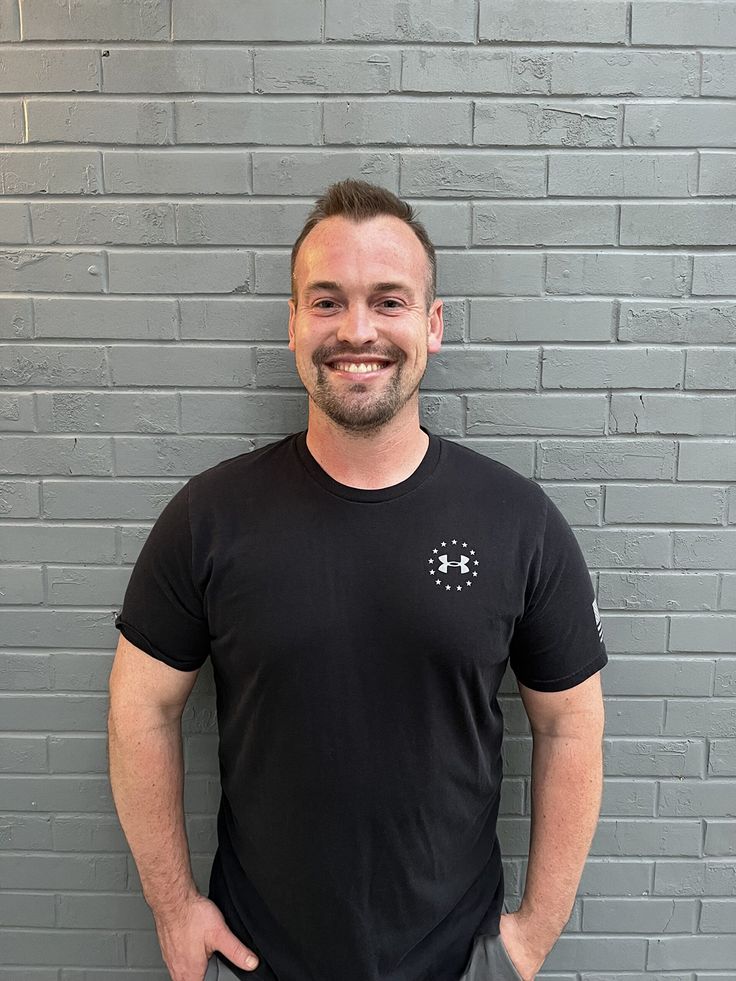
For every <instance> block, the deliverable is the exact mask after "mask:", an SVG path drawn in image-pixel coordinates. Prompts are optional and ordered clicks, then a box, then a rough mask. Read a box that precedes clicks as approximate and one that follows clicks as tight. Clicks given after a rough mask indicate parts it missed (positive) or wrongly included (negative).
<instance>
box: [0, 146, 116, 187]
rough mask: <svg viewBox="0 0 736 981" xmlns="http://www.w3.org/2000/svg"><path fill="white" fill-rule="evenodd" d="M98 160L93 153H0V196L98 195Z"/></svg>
mask: <svg viewBox="0 0 736 981" xmlns="http://www.w3.org/2000/svg"><path fill="white" fill-rule="evenodd" d="M101 177H102V157H101V155H100V154H99V153H97V152H95V151H94V150H43V149H41V148H40V147H34V148H33V149H32V150H31V149H26V150H8V151H7V152H5V153H0V194H19V195H28V194H99V192H100V191H101Z"/></svg>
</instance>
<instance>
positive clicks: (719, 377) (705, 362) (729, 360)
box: [685, 348, 736, 390]
mask: <svg viewBox="0 0 736 981" xmlns="http://www.w3.org/2000/svg"><path fill="white" fill-rule="evenodd" d="M685 387H686V388H700V389H705V390H708V389H731V390H733V389H736V351H728V350H726V351H723V350H718V349H714V348H690V350H689V351H688V352H687V367H686V369H685Z"/></svg>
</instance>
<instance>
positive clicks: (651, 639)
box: [576, 528, 667, 656]
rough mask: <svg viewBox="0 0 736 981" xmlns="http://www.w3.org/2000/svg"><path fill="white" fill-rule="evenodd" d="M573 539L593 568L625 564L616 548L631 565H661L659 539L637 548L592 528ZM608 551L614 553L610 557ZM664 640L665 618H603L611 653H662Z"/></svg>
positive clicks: (623, 615) (627, 614)
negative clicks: (625, 554) (577, 541)
mask: <svg viewBox="0 0 736 981" xmlns="http://www.w3.org/2000/svg"><path fill="white" fill-rule="evenodd" d="M576 536H577V538H578V540H579V542H580V545H581V547H582V548H583V554H584V555H585V556H586V558H588V557H590V559H589V561H590V563H591V564H592V565H594V566H600V565H603V566H611V565H617V564H618V565H623V564H625V563H624V562H622V561H621V560H618V561H617V555H618V550H619V548H623V549H624V550H626V552H628V555H627V558H628V557H631V563H630V564H631V565H634V566H635V565H644V566H648V565H655V566H656V565H657V564H659V565H663V564H664V563H663V562H662V560H661V559H660V560H659V561H658V559H657V551H656V550H657V546H659V552H660V553H661V552H662V551H664V546H663V543H662V541H661V540H659V541H658V540H657V539H648V538H647V539H645V540H644V542H642V543H641V546H640V547H638V548H637V546H638V543H636V542H635V540H634V539H633V538H632V537H631V536H626V537H624V536H621V538H620V539H618V540H617V538H616V537H615V536H614V535H612V534H610V530H606V531H604V532H597V531H596V530H595V529H592V528H580V529H578V530H577V531H576ZM622 542H623V545H622ZM609 550H614V553H615V554H614V555H613V557H611V552H610V551H609ZM666 638H667V622H666V618H665V617H660V616H646V615H645V616H636V615H634V614H633V613H631V612H629V611H627V612H625V613H621V614H613V613H606V614H604V616H603V639H604V640H605V642H606V647H607V648H608V651H609V652H610V653H612V654H614V653H619V652H620V653H624V654H626V655H628V656H631V655H632V654H661V653H663V652H664V651H665V650H666V649H667V641H666Z"/></svg>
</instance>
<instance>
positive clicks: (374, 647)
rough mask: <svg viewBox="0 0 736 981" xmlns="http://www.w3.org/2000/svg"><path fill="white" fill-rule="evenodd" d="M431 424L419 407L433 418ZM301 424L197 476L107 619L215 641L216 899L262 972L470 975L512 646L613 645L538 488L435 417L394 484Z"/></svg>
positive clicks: (200, 651) (353, 978)
mask: <svg viewBox="0 0 736 981" xmlns="http://www.w3.org/2000/svg"><path fill="white" fill-rule="evenodd" d="M425 432H426V430H425ZM305 435H306V434H305V433H303V432H302V433H298V434H295V435H292V436H289V437H287V438H285V439H282V440H280V441H278V442H276V443H272V444H270V445H268V446H265V447H262V448H261V449H258V450H255V451H254V452H251V453H244V454H242V455H240V456H236V457H234V458H232V459H229V460H224V461H223V462H221V463H219V464H217V465H216V466H214V467H211V468H209V469H208V470H205V471H203V472H202V473H200V474H198V475H196V476H195V477H192V478H191V479H190V480H189V481H188V483H187V484H186V485H185V486H184V487H182V488H181V489H180V490H179V491H178V492H177V493H176V494H175V495H174V496H173V497H172V499H171V500H170V501H169V503H168V504H167V505H166V507H165V508H164V510H163V511H162V513H161V514H160V516H159V518H158V519H157V521H156V523H155V524H154V526H153V528H152V530H151V532H150V534H149V537H148V539H147V541H146V543H145V545H144V546H143V549H142V551H141V553H140V556H139V558H138V560H137V562H136V564H135V567H134V569H133V572H132V575H131V578H130V581H129V584H128V588H127V591H126V593H125V599H124V604H123V609H122V612H121V613H120V615H119V616H118V618H117V619H116V621H115V626H116V627H118V629H120V630H121V631H122V633H123V634H124V635H125V637H126V638H127V639H128V640H130V642H131V643H133V644H135V645H136V646H137V647H140V648H141V649H142V650H144V651H146V652H148V653H149V654H151V655H152V656H153V657H156V658H158V659H160V660H161V661H163V662H164V663H166V664H169V665H171V666H172V667H174V668H178V669H180V670H183V671H189V670H194V669H196V668H198V667H200V666H201V665H202V663H203V662H204V661H205V659H206V658H207V657H208V656H210V657H211V658H212V667H213V672H214V677H215V684H216V693H217V694H216V698H217V713H218V726H219V735H220V749H219V762H220V776H221V785H222V798H221V803H220V809H219V814H218V849H217V854H216V856H215V861H214V864H213V868H212V875H211V879H210V887H209V896H210V898H211V899H212V900H213V901H214V902H216V903H217V905H218V906H219V907H220V909H221V910H222V912H223V915H224V916H225V919H226V921H227V923H228V925H229V926H230V928H231V930H232V931H233V932H234V933H235V934H236V935H237V936H239V937H240V938H241V940H242V941H243V942H244V943H245V944H247V945H248V946H249V947H251V948H252V949H254V950H255V951H256V953H257V954H258V956H259V957H260V959H261V962H260V965H259V967H258V968H257V970H256V971H255V972H247V971H236V973H237V974H238V975H239V976H240V977H242V978H244V979H248V978H251V979H252V978H263V979H269V981H454V979H457V978H459V977H460V975H461V973H462V971H463V968H464V966H465V964H466V962H467V961H468V959H469V955H470V952H471V946H472V942H473V939H474V937H475V935H476V934H477V933H480V932H486V933H490V934H496V933H498V921H499V916H500V912H501V909H502V904H503V892H504V884H503V870H502V865H501V855H500V849H499V843H498V839H497V837H496V818H497V815H498V805H499V791H500V786H501V777H502V768H501V741H502V735H503V719H502V715H501V711H500V708H499V705H498V702H497V700H496V693H497V690H498V686H499V682H500V681H501V678H502V676H503V674H504V670H505V668H506V664H507V661H508V660H509V659H510V663H511V667H512V669H513V671H514V672H515V674H516V676H517V678H518V680H519V681H520V682H521V683H522V684H524V685H526V686H528V687H529V688H534V689H536V690H538V691H561V690H563V689H566V688H570V687H572V686H574V685H577V684H579V683H580V682H582V681H584V680H585V679H586V678H588V677H589V676H590V675H592V674H593V673H595V672H596V671H598V670H600V668H602V667H603V665H604V664H606V661H607V655H606V650H605V646H604V644H603V638H602V634H601V632H600V623H599V618H598V613H597V608H596V606H595V603H594V592H593V588H592V584H591V581H590V576H589V573H588V570H587V568H586V566H585V562H584V560H583V557H582V554H581V551H580V548H579V546H578V544H577V542H576V540H575V538H574V536H573V533H572V531H571V530H570V527H569V525H568V524H567V522H566V521H565V519H564V518H563V517H562V515H561V513H560V512H559V510H558V509H557V508H556V507H555V505H554V504H553V503H552V502H551V501H550V499H549V498H548V497H547V495H546V494H545V493H544V492H543V491H542V489H541V488H540V487H539V486H538V485H537V484H536V483H534V482H533V481H532V480H529V479H527V478H525V477H522V476H520V475H519V474H517V473H515V472H514V471H512V470H510V469H509V468H507V467H505V466H503V465H502V464H500V463H497V462H495V461H493V460H490V459H488V458H486V457H483V456H481V455H480V454H478V453H475V452H474V451H472V450H470V449H468V448H467V447H463V446H461V445H459V444H457V443H453V442H451V441H449V440H445V439H442V438H439V437H437V436H435V435H433V434H429V436H430V441H429V446H428V449H427V452H426V454H425V456H424V458H423V460H422V462H421V463H420V465H419V467H418V468H417V469H416V470H415V471H414V473H413V474H411V476H409V477H408V478H407V479H406V480H404V481H402V482H401V483H399V484H395V485H394V486H392V487H386V488H383V489H381V490H361V489H356V488H351V487H347V486H345V485H343V484H340V483H338V482H337V481H335V480H333V479H332V477H330V476H329V475H328V474H327V473H326V472H325V471H324V470H323V469H322V468H321V467H320V466H319V464H318V463H317V462H316V460H315V459H314V458H313V457H312V455H311V454H310V452H309V450H308V448H307V445H306V438H305Z"/></svg>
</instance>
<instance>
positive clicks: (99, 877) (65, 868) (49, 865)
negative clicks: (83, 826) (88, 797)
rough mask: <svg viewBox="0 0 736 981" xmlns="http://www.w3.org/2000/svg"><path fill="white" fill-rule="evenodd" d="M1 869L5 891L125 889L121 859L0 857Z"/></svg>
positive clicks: (119, 856) (78, 856)
mask: <svg viewBox="0 0 736 981" xmlns="http://www.w3.org/2000/svg"><path fill="white" fill-rule="evenodd" d="M46 779H47V780H48V779H49V778H48V777H47V778H46ZM62 779H64V780H66V779H68V778H66V777H63V778H62ZM75 810H76V808H75ZM0 869H2V880H3V886H4V888H5V889H44V890H49V889H123V888H124V887H125V859H124V856H122V855H54V854H49V855H23V856H20V855H0Z"/></svg>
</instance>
